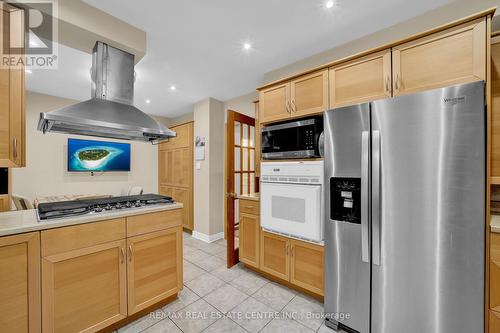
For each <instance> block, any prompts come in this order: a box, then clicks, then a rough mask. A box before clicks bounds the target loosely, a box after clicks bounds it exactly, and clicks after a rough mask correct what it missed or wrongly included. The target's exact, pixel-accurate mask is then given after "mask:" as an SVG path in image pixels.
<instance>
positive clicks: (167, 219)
mask: <svg viewBox="0 0 500 333" xmlns="http://www.w3.org/2000/svg"><path fill="white" fill-rule="evenodd" d="M181 212H182V210H181V209H174V210H167V211H163V212H158V213H151V214H144V215H137V216H131V217H127V237H131V236H137V235H142V234H146V233H149V232H153V231H158V230H163V229H167V228H171V227H175V226H179V225H182V215H181Z"/></svg>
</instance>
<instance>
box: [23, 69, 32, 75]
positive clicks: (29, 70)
mask: <svg viewBox="0 0 500 333" xmlns="http://www.w3.org/2000/svg"><path fill="white" fill-rule="evenodd" d="M25 72H26V73H27V74H32V73H33V71H32V70H31V69H27V70H25Z"/></svg>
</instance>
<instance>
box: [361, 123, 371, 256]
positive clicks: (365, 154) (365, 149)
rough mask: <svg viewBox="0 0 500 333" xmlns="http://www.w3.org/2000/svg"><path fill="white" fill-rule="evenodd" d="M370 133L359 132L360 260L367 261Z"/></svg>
mask: <svg viewBox="0 0 500 333" xmlns="http://www.w3.org/2000/svg"><path fill="white" fill-rule="evenodd" d="M369 146H370V133H369V132H368V131H363V132H362V133H361V260H362V261H363V262H369V259H370V258H369V235H370V233H369V225H368V221H369V214H368V213H369V212H368V207H369V197H368V193H369V189H368V184H369V168H370V165H369V164H370V161H369V148H370V147H369Z"/></svg>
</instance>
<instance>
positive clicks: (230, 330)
mask: <svg viewBox="0 0 500 333" xmlns="http://www.w3.org/2000/svg"><path fill="white" fill-rule="evenodd" d="M246 332H247V331H245V330H244V329H243V328H242V327H241V326H239V325H238V324H236V323H235V322H234V321H232V320H231V319H229V318H226V317H224V318H222V319H219V320H217V321H216V322H215V323H213V324H212V325H210V326H209V327H208V328H207V329H206V330H204V331H203V333H246Z"/></svg>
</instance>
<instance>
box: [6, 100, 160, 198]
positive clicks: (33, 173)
mask: <svg viewBox="0 0 500 333" xmlns="http://www.w3.org/2000/svg"><path fill="white" fill-rule="evenodd" d="M74 103H76V101H74V100H69V99H63V98H60V97H55V96H49V95H43V94H38V93H33V92H28V93H27V98H26V118H27V119H26V167H25V168H20V169H12V170H13V171H12V191H13V193H14V194H19V195H23V196H27V197H29V198H35V197H38V196H47V195H66V194H94V193H96V194H111V195H120V194H122V193H123V191H126V190H127V189H128V186H129V185H139V186H142V187H143V188H144V191H145V192H146V193H148V192H149V193H157V188H158V150H157V146H153V145H151V144H149V143H141V142H130V143H131V172H116V173H114V172H113V173H111V172H110V173H104V174H102V175H96V176H94V177H92V176H90V174H89V173H70V172H67V171H66V170H67V139H68V137H78V138H86V137H83V136H73V135H71V136H69V135H64V134H55V133H49V134H46V135H43V134H42V133H41V132H38V131H37V130H36V126H37V123H38V117H39V114H40V112H47V111H51V110H55V109H58V108H61V107H64V106H67V105H70V104H74ZM88 138H89V139H94V140H101V139H99V138H91V137H88ZM105 140H107V139H105ZM112 141H119V140H112ZM126 142H129V141H126Z"/></svg>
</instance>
